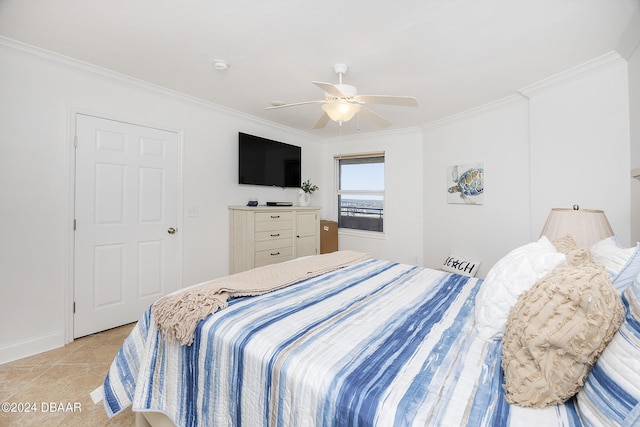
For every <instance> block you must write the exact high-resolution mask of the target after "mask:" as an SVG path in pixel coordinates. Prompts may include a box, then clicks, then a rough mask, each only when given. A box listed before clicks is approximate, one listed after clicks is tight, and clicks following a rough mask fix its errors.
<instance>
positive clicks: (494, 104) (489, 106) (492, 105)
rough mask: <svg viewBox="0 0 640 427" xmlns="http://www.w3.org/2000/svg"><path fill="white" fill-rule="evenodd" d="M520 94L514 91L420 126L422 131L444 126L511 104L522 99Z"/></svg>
mask: <svg viewBox="0 0 640 427" xmlns="http://www.w3.org/2000/svg"><path fill="white" fill-rule="evenodd" d="M523 99H524V98H523V97H522V95H520V94H518V93H516V94H513V95H509V96H505V97H503V98H499V99H496V100H495V101H491V102H488V103H486V104H482V105H479V106H477V107H473V108H469V109H468V110H464V111H461V112H459V113H455V114H452V115H450V116H446V117H443V118H441V119H437V120H434V121H431V122H429V123H426V124H424V125H422V126H421V129H422V130H423V131H426V130H428V129H432V128H436V127H440V126H444V125H446V124H449V123H453V122H457V121H459V120H463V119H465V118H467V117H472V116H476V115H478V114H481V113H483V112H485V111H490V110H494V109H496V108H499V107H502V106H503V105H508V104H513V103H515V102H519V101H523Z"/></svg>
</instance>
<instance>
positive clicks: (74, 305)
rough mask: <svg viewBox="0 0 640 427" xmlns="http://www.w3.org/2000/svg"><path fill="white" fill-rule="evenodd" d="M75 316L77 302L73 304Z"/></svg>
mask: <svg viewBox="0 0 640 427" xmlns="http://www.w3.org/2000/svg"><path fill="white" fill-rule="evenodd" d="M73 314H76V302H75V301H74V302H73Z"/></svg>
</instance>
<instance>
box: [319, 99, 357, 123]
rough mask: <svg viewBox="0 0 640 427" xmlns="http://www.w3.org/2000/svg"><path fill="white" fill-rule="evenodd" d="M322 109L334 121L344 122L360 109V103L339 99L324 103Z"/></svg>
mask: <svg viewBox="0 0 640 427" xmlns="http://www.w3.org/2000/svg"><path fill="white" fill-rule="evenodd" d="M322 109H323V110H324V112H325V113H327V115H328V116H329V118H331V120H333V121H334V122H338V123H344V122H348V121H349V120H351V119H352V118H353V116H355V115H356V113H358V111H360V105H358V104H354V103H351V102H347V101H345V100H338V101H334V102H327V103H325V104H324V105H322Z"/></svg>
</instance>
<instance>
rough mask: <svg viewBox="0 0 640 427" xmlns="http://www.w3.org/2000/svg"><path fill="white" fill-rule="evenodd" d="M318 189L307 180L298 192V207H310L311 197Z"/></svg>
mask: <svg viewBox="0 0 640 427" xmlns="http://www.w3.org/2000/svg"><path fill="white" fill-rule="evenodd" d="M317 189H318V186H317V185H315V184H312V183H311V181H310V180H308V179H307V180H306V181H305V182H303V183H302V185H301V186H300V190H298V206H309V202H310V201H311V195H312V194H313V192H314V191H316V190H317Z"/></svg>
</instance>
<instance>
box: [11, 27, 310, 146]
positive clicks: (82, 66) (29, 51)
mask: <svg viewBox="0 0 640 427" xmlns="http://www.w3.org/2000/svg"><path fill="white" fill-rule="evenodd" d="M0 51H6V52H9V53H12V54H15V55H19V56H23V57H25V58H28V59H31V60H34V61H40V62H45V63H49V64H52V65H54V66H59V67H62V68H66V69H68V70H69V71H72V72H79V73H82V74H87V75H91V76H93V77H96V78H99V79H102V80H105V81H108V82H111V83H116V84H119V85H124V86H129V87H131V88H134V89H141V90H145V91H147V92H149V93H153V94H156V95H158V94H159V95H163V96H166V97H169V98H173V99H174V100H177V101H182V102H186V103H189V104H191V105H196V106H199V107H202V108H205V109H209V110H213V111H216V112H218V113H220V114H226V115H229V116H233V117H236V118H240V119H243V120H250V121H252V122H254V123H259V124H262V125H264V126H268V127H270V128H274V129H277V130H280V131H283V132H287V133H291V134H295V135H298V136H300V137H302V138H305V139H309V140H314V141H318V142H322V139H320V138H318V137H316V136H314V135H310V134H308V133H306V132H302V131H300V130H297V129H294V128H291V127H287V126H282V125H279V124H277V123H274V122H270V121H268V120H265V119H262V118H260V117H255V116H252V115H249V114H246V113H242V112H240V111H237V110H233V109H230V108H227V107H224V106H221V105H219V104H216V103H213V102H211V101H207V100H204V99H202V98H198V97H195V96H191V95H187V94H184V93H182V92H178V91H175V90H172V89H168V88H165V87H162V86H159V85H156V84H153V83H149V82H147V81H145V80H141V79H137V78H135V77H131V76H128V75H126V74H121V73H118V72H115V71H112V70H109V69H107V68H103V67H100V66H97V65H94V64H90V63H88V62H84V61H80V60H78V59H75V58H71V57H69V56H65V55H61V54H58V53H55V52H51V51H48V50H46V49H42V48H39V47H36V46H33V45H29V44H26V43H23V42H19V41H17V40H13V39H10V38H7V37H4V36H0Z"/></svg>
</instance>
